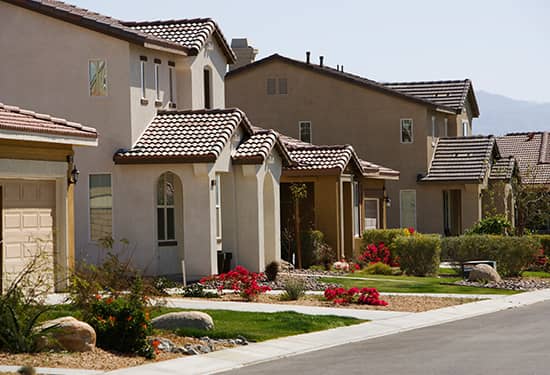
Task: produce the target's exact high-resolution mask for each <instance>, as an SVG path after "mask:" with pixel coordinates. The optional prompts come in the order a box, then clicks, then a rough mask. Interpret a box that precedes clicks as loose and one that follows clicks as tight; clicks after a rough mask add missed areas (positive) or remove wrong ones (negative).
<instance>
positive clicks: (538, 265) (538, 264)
mask: <svg viewBox="0 0 550 375" xmlns="http://www.w3.org/2000/svg"><path fill="white" fill-rule="evenodd" d="M549 269H550V260H549V259H548V256H547V255H546V254H545V253H544V249H540V250H539V252H538V254H537V255H535V256H534V257H533V261H532V262H531V264H530V265H529V266H528V270H530V271H545V272H546V271H548V270H549Z"/></svg>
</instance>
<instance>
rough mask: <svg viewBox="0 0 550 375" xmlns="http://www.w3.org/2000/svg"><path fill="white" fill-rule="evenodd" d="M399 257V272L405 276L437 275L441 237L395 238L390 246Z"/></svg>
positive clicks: (416, 235)
mask: <svg viewBox="0 0 550 375" xmlns="http://www.w3.org/2000/svg"><path fill="white" fill-rule="evenodd" d="M390 247H391V250H392V253H393V254H395V255H397V256H398V257H399V265H400V267H401V270H403V272H405V273H406V274H407V275H414V276H428V275H437V272H438V270H439V263H440V255H441V237H440V236H439V235H435V234H415V235H414V236H397V237H395V239H394V240H393V242H392V244H391V246H390Z"/></svg>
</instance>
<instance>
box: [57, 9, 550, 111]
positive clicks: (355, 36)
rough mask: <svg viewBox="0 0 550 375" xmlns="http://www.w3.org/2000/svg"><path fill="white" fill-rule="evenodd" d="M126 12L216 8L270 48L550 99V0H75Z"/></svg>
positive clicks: (150, 16)
mask: <svg viewBox="0 0 550 375" xmlns="http://www.w3.org/2000/svg"><path fill="white" fill-rule="evenodd" d="M66 1H67V2H70V3H73V4H75V5H78V6H81V7H85V8H88V9H92V10H95V11H97V12H100V13H103V14H106V15H109V16H112V17H115V18H119V19H123V20H156V19H178V18H194V17H211V18H213V19H214V20H216V22H217V23H218V24H219V25H220V27H221V28H222V31H223V33H224V35H225V37H226V38H227V39H228V40H230V39H231V38H235V37H248V38H249V40H250V41H251V42H252V44H253V45H254V47H256V48H257V49H258V50H259V51H260V53H259V56H258V57H259V58H260V57H264V56H268V55H270V54H272V53H275V52H277V53H280V54H283V55H286V56H289V57H294V58H299V59H303V58H304V56H305V51H307V50H310V51H311V52H312V55H313V58H314V59H315V61H318V56H319V55H324V56H325V63H326V64H328V65H332V66H336V64H343V65H344V69H345V70H346V71H348V72H353V73H356V74H360V75H362V76H365V77H368V78H371V79H375V80H379V81H416V80H435V79H462V78H470V79H472V80H473V82H474V87H475V89H476V90H486V91H490V92H493V93H497V94H501V95H506V96H509V97H512V98H515V99H526V100H534V101H544V102H550V89H549V87H550V1H546V0H516V1H508V0H463V1H448V0H445V1H443V0H414V1H412V0H399V1H397V0H396V1H391V0H386V1H371V0H353V1H345V0H344V1H342V0H340V1H338V0H332V1H325V0H317V1H312V0H276V1H262V0H242V1H241V0H234V1H227V0H208V1H205V0H193V1H190V0H155V1H142V0H139V1H138V0H66Z"/></svg>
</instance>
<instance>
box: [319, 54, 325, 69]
mask: <svg viewBox="0 0 550 375" xmlns="http://www.w3.org/2000/svg"><path fill="white" fill-rule="evenodd" d="M324 59H325V56H319V66H320V67H321V68H322V67H323V60H324Z"/></svg>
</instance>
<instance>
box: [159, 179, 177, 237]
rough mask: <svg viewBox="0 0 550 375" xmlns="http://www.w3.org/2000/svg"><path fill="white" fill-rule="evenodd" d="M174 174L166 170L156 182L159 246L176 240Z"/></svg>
mask: <svg viewBox="0 0 550 375" xmlns="http://www.w3.org/2000/svg"><path fill="white" fill-rule="evenodd" d="M175 192H176V189H175V186H174V174H173V173H171V172H166V173H164V174H163V175H162V176H160V178H159V181H158V184H157V237H158V241H159V245H160V246H163V245H164V246H172V245H175V242H176V220H175V217H176V213H175Z"/></svg>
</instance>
